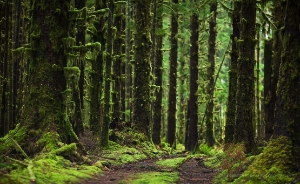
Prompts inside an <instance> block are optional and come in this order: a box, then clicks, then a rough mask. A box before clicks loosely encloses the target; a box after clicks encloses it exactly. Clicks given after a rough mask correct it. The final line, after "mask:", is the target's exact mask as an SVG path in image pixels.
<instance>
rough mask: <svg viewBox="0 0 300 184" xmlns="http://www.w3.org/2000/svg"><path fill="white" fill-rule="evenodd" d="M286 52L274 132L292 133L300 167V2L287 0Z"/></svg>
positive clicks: (284, 43) (284, 49)
mask: <svg viewBox="0 0 300 184" xmlns="http://www.w3.org/2000/svg"><path fill="white" fill-rule="evenodd" d="M284 8H285V19H284V27H283V30H282V33H283V37H282V38H283V40H282V44H283V52H282V55H281V56H282V57H281V63H280V67H279V78H278V83H277V99H276V107H275V125H274V135H275V136H279V135H285V136H288V137H289V138H290V139H291V141H292V155H293V157H292V158H291V160H292V162H291V163H293V165H292V166H294V169H295V170H296V171H298V172H299V170H300V154H299V153H300V134H299V132H300V113H299V112H300V96H299V94H300V58H299V53H300V37H299V35H300V29H299V25H300V14H299V11H298V10H299V9H300V2H299V1H286V4H285V6H284Z"/></svg>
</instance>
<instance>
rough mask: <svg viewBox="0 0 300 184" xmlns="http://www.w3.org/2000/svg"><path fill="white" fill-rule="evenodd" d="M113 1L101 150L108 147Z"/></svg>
mask: <svg viewBox="0 0 300 184" xmlns="http://www.w3.org/2000/svg"><path fill="white" fill-rule="evenodd" d="M113 16H114V0H110V1H109V15H108V24H107V27H108V29H107V39H106V40H107V46H106V61H105V85H104V111H103V123H102V127H101V139H100V140H101V143H100V146H101V147H103V148H107V147H108V131H109V123H110V121H111V118H110V99H111V98H110V96H111V95H110V91H111V90H110V88H111V85H110V81H111V65H112V52H113V19H114V17H113Z"/></svg>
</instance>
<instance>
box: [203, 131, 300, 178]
mask: <svg viewBox="0 0 300 184" xmlns="http://www.w3.org/2000/svg"><path fill="white" fill-rule="evenodd" d="M291 150H292V143H291V141H290V140H289V138H287V137H283V136H281V137H279V138H277V139H272V140H270V142H269V143H268V145H267V146H266V147H264V149H263V151H262V152H261V153H260V154H259V155H250V154H249V155H246V154H245V153H244V151H245V147H244V145H243V144H230V145H227V147H226V149H224V152H223V154H220V156H219V157H220V158H219V159H217V160H216V161H215V162H213V161H214V157H212V158H210V159H208V160H210V162H213V163H212V164H211V165H213V166H214V167H216V168H218V169H219V170H220V172H219V174H218V175H217V176H215V178H214V183H218V184H219V183H220V184H228V183H234V184H241V183H243V184H283V183H297V182H298V183H299V181H298V180H297V173H294V171H293V170H291V168H292V167H291V166H292V165H293V163H291V158H292V153H291ZM208 160H207V161H208ZM216 163H217V164H216ZM298 177H299V174H298Z"/></svg>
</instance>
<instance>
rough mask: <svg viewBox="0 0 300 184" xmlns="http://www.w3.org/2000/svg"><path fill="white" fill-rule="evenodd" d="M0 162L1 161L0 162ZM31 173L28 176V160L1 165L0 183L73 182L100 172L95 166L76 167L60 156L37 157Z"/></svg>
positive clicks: (33, 162)
mask: <svg viewBox="0 0 300 184" xmlns="http://www.w3.org/2000/svg"><path fill="white" fill-rule="evenodd" d="M0 162H1V161H0ZM31 164H32V173H33V174H34V178H32V175H30V173H29V170H28V166H29V160H24V161H19V162H16V161H13V162H11V163H6V164H3V165H2V167H1V168H0V171H1V174H0V175H1V177H0V178H1V179H0V183H10V184H12V183H16V184H17V183H30V182H33V181H35V182H36V183H40V184H43V183H45V184H48V183H57V184H60V183H68V182H75V181H78V179H81V178H90V177H92V176H93V175H94V174H96V173H98V172H101V169H100V168H99V167H96V166H89V165H78V164H74V163H72V162H71V161H69V160H66V159H64V158H63V157H62V156H55V155H53V156H39V157H36V158H35V159H33V160H32V161H31Z"/></svg>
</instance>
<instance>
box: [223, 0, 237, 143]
mask: <svg viewBox="0 0 300 184" xmlns="http://www.w3.org/2000/svg"><path fill="white" fill-rule="evenodd" d="M233 6H234V7H233V8H234V9H233V12H232V35H231V42H232V47H231V54H230V57H231V62H230V66H229V68H230V70H229V92H228V105H227V112H226V117H227V119H226V125H225V143H233V135H234V127H235V112H236V92H237V62H238V56H239V55H238V47H237V46H238V45H237V44H238V43H237V40H238V39H239V38H240V30H239V26H238V24H239V20H240V13H239V12H240V9H241V2H240V1H234V5H233Z"/></svg>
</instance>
